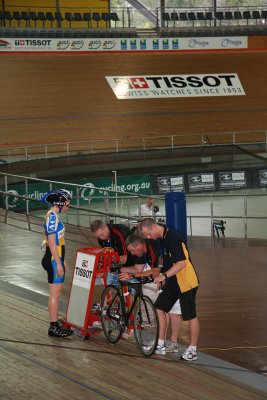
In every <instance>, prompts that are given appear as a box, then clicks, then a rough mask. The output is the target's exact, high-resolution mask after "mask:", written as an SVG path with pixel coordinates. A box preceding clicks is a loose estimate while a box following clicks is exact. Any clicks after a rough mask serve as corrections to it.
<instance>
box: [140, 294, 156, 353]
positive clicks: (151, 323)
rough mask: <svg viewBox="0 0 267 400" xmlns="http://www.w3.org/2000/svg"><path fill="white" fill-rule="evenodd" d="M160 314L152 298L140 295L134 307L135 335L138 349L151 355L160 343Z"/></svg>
mask: <svg viewBox="0 0 267 400" xmlns="http://www.w3.org/2000/svg"><path fill="white" fill-rule="evenodd" d="M158 325H159V323H158V316H157V313H156V310H155V308H154V305H153V303H152V301H151V299H150V298H149V297H148V296H142V297H140V298H139V299H138V300H137V302H136V304H135V307H134V336H135V340H136V343H137V347H138V349H139V350H140V351H141V353H142V354H143V355H144V356H151V355H152V354H153V353H154V351H155V349H156V346H157V343H158Z"/></svg>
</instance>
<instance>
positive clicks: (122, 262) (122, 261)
mask: <svg viewBox="0 0 267 400" xmlns="http://www.w3.org/2000/svg"><path fill="white" fill-rule="evenodd" d="M126 261H127V255H126V256H120V263H121V264H126Z"/></svg>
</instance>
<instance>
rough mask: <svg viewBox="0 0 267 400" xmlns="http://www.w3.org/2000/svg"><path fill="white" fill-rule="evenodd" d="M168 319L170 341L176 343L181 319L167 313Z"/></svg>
mask: <svg viewBox="0 0 267 400" xmlns="http://www.w3.org/2000/svg"><path fill="white" fill-rule="evenodd" d="M169 319H170V327H171V337H170V339H171V340H172V341H173V342H175V343H176V342H177V340H178V335H179V330H180V325H181V321H182V319H181V316H180V315H179V314H170V313H169Z"/></svg>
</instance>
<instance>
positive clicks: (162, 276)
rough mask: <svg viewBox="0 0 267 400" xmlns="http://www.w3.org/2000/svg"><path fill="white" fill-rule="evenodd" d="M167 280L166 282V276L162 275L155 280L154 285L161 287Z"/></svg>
mask: <svg viewBox="0 0 267 400" xmlns="http://www.w3.org/2000/svg"><path fill="white" fill-rule="evenodd" d="M165 280H166V278H165V276H164V275H162V274H161V275H159V276H157V277H156V278H155V279H154V283H156V284H157V285H158V286H160V283H161V282H164V281H165Z"/></svg>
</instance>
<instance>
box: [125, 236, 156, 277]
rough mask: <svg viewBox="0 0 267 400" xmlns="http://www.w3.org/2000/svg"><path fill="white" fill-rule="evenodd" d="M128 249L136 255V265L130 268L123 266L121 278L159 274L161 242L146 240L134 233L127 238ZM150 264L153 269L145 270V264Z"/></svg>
mask: <svg viewBox="0 0 267 400" xmlns="http://www.w3.org/2000/svg"><path fill="white" fill-rule="evenodd" d="M126 247H127V249H128V251H129V252H130V253H131V254H132V256H135V257H136V259H135V265H134V266H132V267H128V268H122V270H121V274H120V279H121V280H129V279H131V278H133V277H141V276H149V275H153V276H154V277H156V276H158V275H159V273H160V267H159V254H160V247H159V242H158V241H155V240H145V239H143V238H142V237H141V236H140V235H138V234H135V233H133V234H132V235H130V236H128V238H127V239H126ZM146 264H147V265H149V267H150V268H151V270H148V271H144V269H145V266H146Z"/></svg>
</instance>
